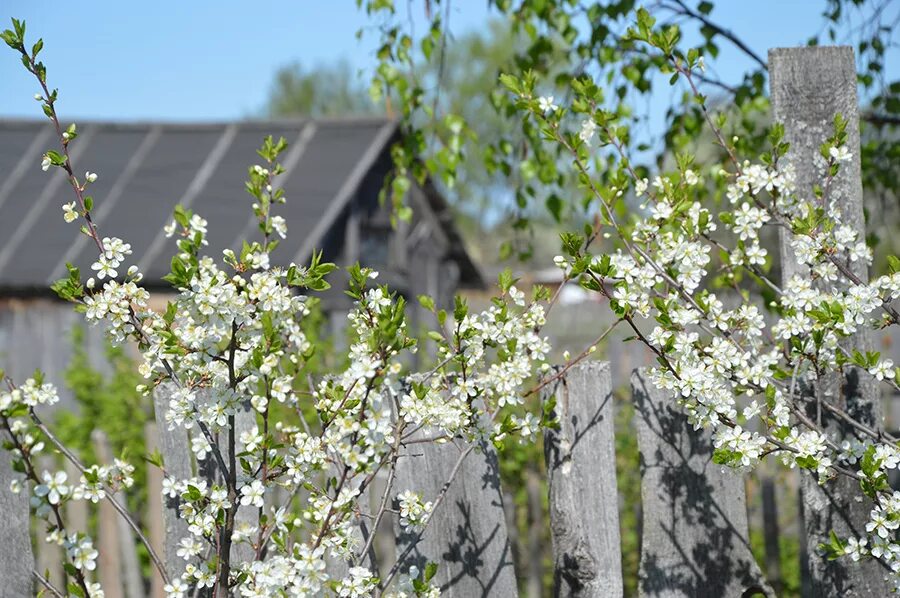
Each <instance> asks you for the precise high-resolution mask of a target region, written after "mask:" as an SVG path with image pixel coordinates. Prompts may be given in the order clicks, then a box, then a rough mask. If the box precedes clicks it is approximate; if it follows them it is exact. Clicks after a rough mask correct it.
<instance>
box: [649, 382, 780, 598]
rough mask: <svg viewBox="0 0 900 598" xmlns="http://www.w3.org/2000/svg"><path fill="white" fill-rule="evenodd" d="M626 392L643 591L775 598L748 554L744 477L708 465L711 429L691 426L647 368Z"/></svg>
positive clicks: (665, 595) (693, 597) (695, 597)
mask: <svg viewBox="0 0 900 598" xmlns="http://www.w3.org/2000/svg"><path fill="white" fill-rule="evenodd" d="M631 390H632V396H633V399H634V406H635V427H636V428H637V437H638V450H639V451H640V456H641V500H642V504H643V515H644V521H643V539H642V551H641V564H640V579H639V589H640V594H641V596H647V597H653V598H675V597H686V598H720V597H722V596H752V595H753V592H758V593H761V594H765V595H767V596H774V592H772V590H771V588H769V587H768V585H767V584H766V582H765V581H764V579H763V576H762V573H761V572H760V569H759V566H758V565H757V564H756V561H755V560H754V559H753V555H752V553H751V552H750V544H749V542H748V539H747V538H748V532H747V504H746V497H745V493H744V481H743V478H742V477H741V476H740V475H736V474H734V473H732V472H726V471H723V470H722V467H721V466H719V465H716V464H714V463H713V462H712V441H711V438H710V434H709V433H704V432H699V431H695V430H694V429H693V427H692V426H691V425H690V424H689V423H688V421H687V417H686V416H685V415H684V414H683V413H682V412H681V411H680V410H679V408H678V406H677V405H676V404H675V399H674V398H673V397H672V396H670V395H669V394H668V393H666V392H664V391H661V390H658V389H657V388H656V387H654V386H653V384H652V383H651V382H650V381H649V378H648V377H647V375H646V371H645V370H635V372H634V374H633V375H632V378H631Z"/></svg>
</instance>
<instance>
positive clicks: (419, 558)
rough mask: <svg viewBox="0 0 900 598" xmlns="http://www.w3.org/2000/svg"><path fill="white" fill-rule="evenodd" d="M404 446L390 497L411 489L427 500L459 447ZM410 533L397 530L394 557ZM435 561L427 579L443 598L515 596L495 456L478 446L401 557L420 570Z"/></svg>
mask: <svg viewBox="0 0 900 598" xmlns="http://www.w3.org/2000/svg"><path fill="white" fill-rule="evenodd" d="M458 442H459V443H460V446H457V445H456V444H454V443H448V444H443V445H436V444H433V443H419V444H412V445H409V446H408V448H407V449H405V450H404V451H403V452H402V453H401V456H400V458H399V459H398V461H397V475H396V481H395V484H394V492H393V494H394V496H396V495H397V494H399V493H400V492H402V491H404V490H415V491H416V492H419V493H421V494H422V496H423V499H424V500H433V499H434V497H436V496H437V495H438V493H439V492H440V491H441V488H442V487H443V486H444V485H445V483H446V482H447V480H448V479H449V478H450V474H451V471H452V470H453V467H454V465H455V464H456V462H457V459H458V457H459V456H460V452H461V451H462V450H464V448H460V447H461V446H462V445H463V444H464V443H462V441H458ZM414 540H415V534H411V533H408V532H399V531H398V532H397V552H398V556H399V555H400V554H402V552H403V551H404V550H405V549H406V548H407V547H408V546H409V545H410V543H411V542H413V541H414ZM429 562H434V563H438V564H439V567H438V570H437V574H436V576H435V578H434V580H433V582H434V583H436V584H439V585H440V587H441V592H442V593H441V595H442V596H444V597H445V598H476V597H478V596H483V597H485V598H486V597H489V596H491V597H493V596H504V597H505V596H516V595H518V592H517V589H516V574H515V568H514V564H513V558H512V552H511V549H510V545H509V538H508V535H507V530H506V519H505V516H504V512H503V494H502V492H501V490H500V471H499V466H498V464H497V453H496V452H495V450H494V447H493V446H492V445H491V444H490V443H486V442H482V443H480V444H479V445H478V447H477V448H476V450H474V451H472V452H471V453H470V454H469V455H468V456H467V457H466V458H465V459H464V460H463V461H462V464H461V466H460V469H459V471H458V472H457V475H456V477H455V478H454V479H453V483H452V484H450V486H449V488H448V490H447V494H446V496H445V498H444V501H443V503H442V504H440V505H439V506H438V508H437V510H436V511H435V514H434V516H433V517H432V519H431V522H430V523H429V524H428V527H427V528H426V530H425V533H424V534H423V535H422V537H421V539H420V540H419V541H418V543H416V544H415V547H414V548H413V549H412V551H411V552H410V554H409V556H408V557H407V558H406V559H404V561H403V564H402V565H401V569H400V570H401V571H402V572H406V571H407V570H408V569H409V567H410V566H411V565H415V566H417V567H419V569H420V570H423V571H424V569H425V565H426V564H427V563H429Z"/></svg>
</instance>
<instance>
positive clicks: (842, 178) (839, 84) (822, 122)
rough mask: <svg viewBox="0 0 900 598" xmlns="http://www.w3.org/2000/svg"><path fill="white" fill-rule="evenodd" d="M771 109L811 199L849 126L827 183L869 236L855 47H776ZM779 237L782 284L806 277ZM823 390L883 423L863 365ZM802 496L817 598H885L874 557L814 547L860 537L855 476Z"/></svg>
mask: <svg viewBox="0 0 900 598" xmlns="http://www.w3.org/2000/svg"><path fill="white" fill-rule="evenodd" d="M769 72H770V76H771V93H772V108H773V111H774V116H775V120H776V121H778V122H781V123H783V124H784V131H785V139H786V141H788V142H789V143H790V144H791V147H790V151H789V152H788V155H787V159H788V160H789V161H790V162H791V163H793V165H794V167H795V168H796V175H797V192H798V194H799V195H800V196H801V197H807V196H812V189H813V186H814V185H816V184H820V183H821V181H822V177H823V173H824V160H823V159H822V158H821V156H820V155H819V147H820V146H821V144H822V142H823V141H824V140H825V139H826V138H827V137H829V136H830V135H831V134H832V132H833V120H834V116H835V114H841V115H842V116H843V117H844V118H845V119H846V120H847V121H848V126H847V149H848V150H849V151H850V153H851V154H852V159H851V160H850V161H848V162H844V163H843V164H842V165H841V169H840V173H839V174H838V176H837V177H836V178H835V180H834V181H833V182H832V183H831V184H830V185H829V189H828V193H827V197H826V200H827V201H828V202H829V205H831V206H835V207H837V208H838V209H839V210H840V213H841V214H842V219H843V221H844V222H845V223H847V224H850V225H852V226H853V227H854V228H855V229H856V230H857V231H858V232H860V233H861V234H862V236H863V238H864V236H865V219H864V215H863V203H862V178H861V175H860V147H859V113H858V104H857V102H858V100H857V95H856V85H857V82H856V65H855V63H854V60H853V50H852V49H851V48H850V47H846V46H844V47H816V48H813V47H810V48H778V49H773V50H770V51H769ZM779 230H780V231H781V232H780V235H781V261H782V279H783V281H785V282H786V281H787V280H789V279H790V278H791V277H792V276H794V275H795V274H803V273H804V272H805V266H801V265H800V264H798V262H797V259H796V257H795V255H794V252H793V250H792V249H791V247H790V238H791V235H790V233H789V232H787V231H785V230H784V229H779ZM846 265H847V267H848V268H849V269H850V270H851V271H852V272H853V273H854V274H855V275H856V276H857V277H858V278H859V279H861V280H867V279H868V273H867V271H866V270H867V268H866V265H865V264H864V263H863V262H862V261H861V260H859V261H856V262H849V263H847V264H846ZM841 346H842V347H844V348H845V349H847V350H848V351H851V352H852V350H853V349H858V350H860V351H862V352H865V351H866V350H867V349H871V346H872V343H871V339H870V337H869V333H868V331H863V332H860V333H858V334H856V335H854V336H853V337H851V338H849V339H845V340H843V341H842V342H841ZM824 386H825V388H824V389H822V390H823V391H824V392H823V395H824V397H825V400H829V401H832V402H836V403H837V404H838V405H839V406H841V407H846V408H847V410H848V411H849V412H850V413H851V414H852V415H853V416H854V417H855V418H856V419H858V420H859V421H861V422H863V423H865V424H867V425H870V426H872V425H877V424H879V423H880V422H881V408H880V396H879V395H880V393H879V388H878V386H877V383H876V382H875V380H874V379H873V378H872V377H871V376H869V375H868V374H867V373H865V372H862V371H861V370H859V369H858V368H853V367H848V368H847V374H846V376H844V377H843V378H842V377H841V376H839V375H833V376H830V377H828V379H827V380H826V381H825V383H824ZM827 415H828V414H827V413H826V414H823V416H824V419H823V423H824V424H825V427H826V428H827V429H828V431H829V433H830V434H831V435H832V437H833V438H834V439H836V440H837V443H838V444H840V439H841V438H842V437H844V436H846V435H847V434H849V433H850V430H848V429H845V427H844V426H843V425H842V422H840V421H839V420H837V419H836V418H833V417H828V416H827ZM801 487H802V493H803V498H802V500H803V502H804V503H805V504H804V507H805V508H804V514H805V524H806V533H807V537H808V545H809V550H808V559H809V570H810V576H811V583H812V588H811V594H812V595H814V596H833V595H841V596H885V595H887V594H888V593H889V587H890V586H889V585H888V584H887V583H885V582H884V577H885V571H884V569H883V568H882V567H881V565H880V564H879V563H878V562H877V561H875V560H874V559H870V560H867V561H865V562H863V563H853V562H847V561H846V560H837V561H828V560H826V559H825V558H823V557H822V556H821V555H820V554H819V552H818V551H817V550H816V547H817V546H818V545H819V544H820V543H822V542H827V540H828V535H829V532H830V531H831V530H834V531H835V532H836V533H837V534H838V535H839V536H842V537H846V536H851V535H852V536H855V537H862V536H863V535H864V534H865V523H866V521H867V519H868V514H869V511H870V509H871V504H870V502H869V501H868V500H865V501H861V502H857V501H855V500H854V497H856V496H858V495H859V485H858V484H857V483H856V482H854V481H853V480H851V479H848V478H844V477H842V476H839V477H838V479H836V480H834V481H832V482H829V483H828V484H826V485H825V486H820V485H819V484H818V483H817V481H816V480H815V479H813V477H812V476H809V475H805V476H803V481H802V486H801Z"/></svg>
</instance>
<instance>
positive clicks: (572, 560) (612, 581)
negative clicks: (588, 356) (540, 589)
mask: <svg viewBox="0 0 900 598" xmlns="http://www.w3.org/2000/svg"><path fill="white" fill-rule="evenodd" d="M543 394H544V401H545V402H546V401H547V400H549V398H550V397H555V399H556V404H555V408H554V414H555V416H556V419H557V421H558V422H559V428H558V429H547V430H545V432H544V456H545V459H546V462H547V471H548V486H549V492H550V534H551V539H552V543H553V559H554V572H553V581H554V595H557V596H579V597H581V596H583V597H588V596H591V597H597V598H600V597H610V598H614V597H616V596H622V592H623V587H622V552H621V543H620V537H619V504H618V490H617V487H616V453H615V450H616V447H615V430H614V428H613V422H614V420H615V416H614V413H613V395H612V384H611V381H610V367H609V364H608V363H605V362H604V363H599V362H593V363H583V364H580V365H578V366H575V367H573V368H572V369H571V370H569V371H568V372H566V374H565V376H564V377H562V378H560V379H559V380H557V381H555V382H554V383H553V384H551V385H548V386H547V387H546V388H545V389H544V393H543Z"/></svg>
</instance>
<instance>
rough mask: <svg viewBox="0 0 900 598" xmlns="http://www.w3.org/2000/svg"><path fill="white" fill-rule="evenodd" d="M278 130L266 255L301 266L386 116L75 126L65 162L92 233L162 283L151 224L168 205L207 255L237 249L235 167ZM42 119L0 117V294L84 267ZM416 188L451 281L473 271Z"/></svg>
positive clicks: (242, 206) (365, 163)
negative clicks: (178, 207) (47, 156)
mask: <svg viewBox="0 0 900 598" xmlns="http://www.w3.org/2000/svg"><path fill="white" fill-rule="evenodd" d="M269 134H271V135H273V136H274V137H276V138H277V137H278V136H284V138H285V139H287V141H288V143H289V146H288V149H287V151H286V152H285V153H284V154H282V156H281V161H282V164H283V165H284V167H285V169H286V173H285V174H284V175H282V180H280V181H278V184H279V185H280V186H282V187H284V189H285V196H286V198H287V203H286V204H284V205H279V206H278V208H277V211H278V213H279V214H281V215H282V216H284V218H285V220H286V221H287V225H288V238H287V239H286V240H284V241H282V243H281V245H279V247H278V248H277V249H276V250H275V253H273V260H274V261H275V262H276V263H278V262H283V263H288V262H290V261H294V262H297V263H303V262H305V261H307V260H308V259H309V257H310V254H311V252H312V251H313V250H314V249H316V248H318V247H319V246H320V244H321V242H322V240H323V238H324V236H325V235H326V234H327V233H328V232H329V230H330V229H331V227H332V226H333V225H334V223H335V221H336V220H337V219H338V218H339V216H340V215H341V213H342V211H343V209H344V207H346V205H347V204H348V202H349V201H350V200H351V199H352V198H353V197H354V194H355V193H356V191H357V188H358V187H359V186H360V184H361V183H362V181H363V179H364V178H365V176H366V174H367V173H368V172H369V171H370V170H371V169H372V167H373V165H374V164H375V162H376V160H377V159H378V158H379V157H381V156H382V155H383V154H384V153H385V152H388V151H389V144H390V143H391V142H392V141H393V140H395V139H396V138H397V137H398V135H399V133H398V130H397V124H396V123H395V122H394V121H391V120H387V119H378V118H365V119H319V120H291V121H265V122H261V121H246V122H233V123H217V124H176V123H133V124H122V123H106V122H93V123H91V122H88V123H79V135H78V141H77V142H76V143H73V145H72V159H73V162H74V163H75V165H76V167H77V168H78V169H79V170H80V169H82V168H83V169H86V170H90V171H92V172H97V173H98V174H99V179H98V180H97V181H96V182H95V183H94V184H92V185H91V188H90V195H92V196H93V197H94V198H95V208H94V218H95V220H96V221H97V222H98V223H100V224H101V234H104V233H108V234H110V235H116V236H119V237H122V238H123V239H125V240H126V241H127V242H129V243H131V246H132V250H133V252H134V253H133V256H134V257H135V258H136V259H137V258H139V259H140V261H139V262H138V266H139V267H140V268H141V270H142V271H143V272H144V284H145V285H147V286H160V287H164V286H167V285H166V283H165V282H163V281H162V280H161V279H162V276H164V275H165V274H166V273H167V272H168V270H169V262H170V259H171V255H172V253H173V246H172V245H171V243H169V242H167V240H166V238H165V236H164V233H163V226H164V225H165V224H167V223H168V222H170V221H171V219H172V210H173V208H174V206H175V204H176V203H181V204H182V205H184V206H185V207H188V208H190V209H192V210H194V211H195V212H196V213H198V214H200V215H201V216H203V217H204V218H206V219H207V220H208V222H209V234H208V240H209V247H208V249H209V254H210V255H220V254H221V251H222V250H223V249H226V248H228V247H231V248H233V249H236V250H239V249H240V244H241V241H242V240H243V239H245V238H251V237H252V235H253V234H254V231H255V227H256V221H255V218H254V217H253V214H252V211H251V210H250V203H251V199H252V198H251V197H250V195H248V194H247V193H246V191H245V190H244V181H245V179H246V175H247V167H248V166H249V165H251V164H254V163H258V162H259V157H258V156H257V155H256V149H257V148H258V147H259V145H260V144H261V142H262V139H263V137H264V136H266V135H269ZM56 144H57V143H56V140H55V136H54V132H53V130H52V126H51V125H50V124H49V123H47V122H46V121H26V120H0V172H3V173H5V178H4V179H3V180H2V181H0V290H2V291H5V292H7V293H30V292H36V291H45V290H46V289H47V287H48V286H49V284H50V283H51V282H53V281H54V280H57V279H58V278H60V277H62V276H64V275H65V271H66V269H65V264H66V262H71V263H73V264H75V265H76V266H79V267H80V268H81V269H82V272H88V271H90V265H91V263H92V262H93V261H94V260H95V259H96V250H95V248H94V247H93V245H92V243H91V242H90V239H88V238H87V237H86V236H85V235H83V234H81V233H80V232H79V230H78V229H79V227H78V226H75V225H72V224H66V223H65V222H64V221H63V218H62V210H61V206H62V204H63V203H65V202H69V201H71V199H72V193H71V190H70V189H68V188H67V187H68V185H67V184H66V180H65V176H64V174H63V173H62V172H61V171H59V170H58V169H54V170H53V171H51V172H50V173H45V172H42V171H41V170H40V168H39V166H38V165H39V164H40V161H41V155H42V154H43V152H45V151H47V150H48V149H51V148H53V147H54V146H55V145H56ZM428 187H429V189H427V190H426V193H427V196H428V198H429V203H430V205H431V206H432V209H434V210H435V211H437V212H438V213H439V215H440V216H443V217H444V218H443V222H445V223H446V226H448V227H449V233H450V237H451V239H452V241H453V244H454V247H452V248H451V256H452V257H453V259H455V260H457V261H458V262H460V270H461V273H462V280H461V283H462V284H463V285H466V284H469V285H478V284H480V275H479V273H478V270H477V268H476V267H475V266H474V264H473V263H472V261H471V259H470V258H469V256H468V254H467V253H466V251H465V249H464V248H463V246H462V242H461V240H460V238H459V235H458V234H457V232H456V231H455V228H454V227H453V225H452V222H448V220H447V218H446V215H447V214H449V212H448V210H447V205H446V202H445V201H444V199H443V198H442V197H441V196H440V195H439V194H437V193H436V192H435V191H434V190H433V189H430V185H428Z"/></svg>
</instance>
